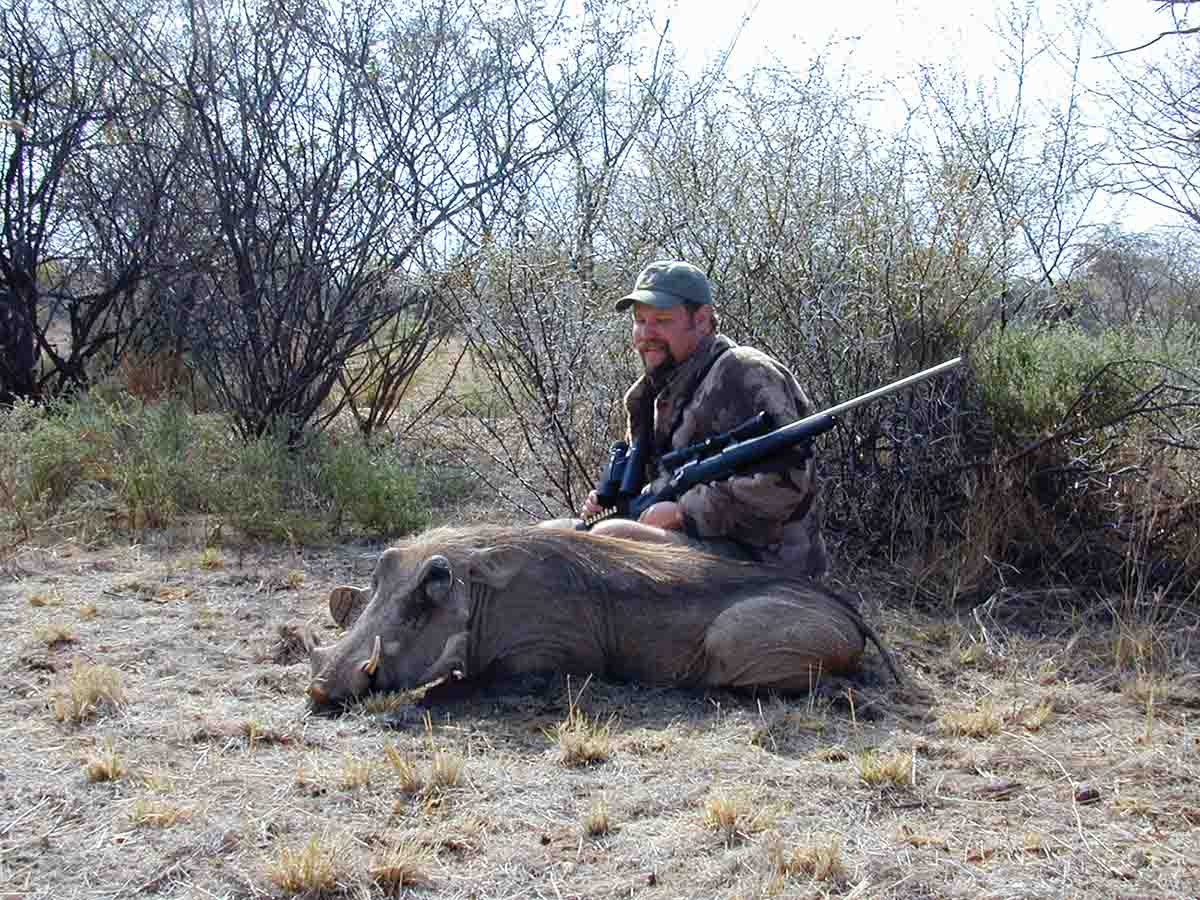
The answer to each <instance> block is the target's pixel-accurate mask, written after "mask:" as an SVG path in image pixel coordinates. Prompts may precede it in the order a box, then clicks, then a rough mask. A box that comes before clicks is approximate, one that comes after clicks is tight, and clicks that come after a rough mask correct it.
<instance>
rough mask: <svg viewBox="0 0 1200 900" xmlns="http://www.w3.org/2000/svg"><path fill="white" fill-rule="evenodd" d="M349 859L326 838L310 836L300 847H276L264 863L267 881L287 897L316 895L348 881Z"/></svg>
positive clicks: (338, 844)
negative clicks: (274, 854) (274, 853)
mask: <svg viewBox="0 0 1200 900" xmlns="http://www.w3.org/2000/svg"><path fill="white" fill-rule="evenodd" d="M350 875H351V869H350V860H349V858H348V854H347V853H346V852H345V848H344V847H343V846H342V845H341V844H340V843H339V842H337V841H335V840H331V839H330V838H329V837H328V835H315V834H314V835H312V836H311V837H310V838H309V839H308V841H307V842H305V844H304V845H303V846H301V847H280V848H279V856H278V857H277V858H276V859H275V860H273V861H269V862H268V863H267V879H268V880H269V881H270V882H271V883H272V884H273V885H275V886H276V887H277V888H279V889H280V890H283V891H287V892H288V893H290V894H309V895H314V894H315V895H319V894H320V893H321V892H322V891H332V890H334V889H335V888H337V887H338V886H339V884H341V883H343V882H349V877H350Z"/></svg>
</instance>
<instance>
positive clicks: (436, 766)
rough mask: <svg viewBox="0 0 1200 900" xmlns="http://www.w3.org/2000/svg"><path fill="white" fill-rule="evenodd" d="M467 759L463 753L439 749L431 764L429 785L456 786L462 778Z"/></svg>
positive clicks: (440, 786) (437, 787)
mask: <svg viewBox="0 0 1200 900" xmlns="http://www.w3.org/2000/svg"><path fill="white" fill-rule="evenodd" d="M466 764H467V761H466V759H464V758H463V755H462V754H461V753H457V752H455V751H453V750H438V751H437V752H435V753H434V754H433V761H432V762H430V764H429V785H430V787H432V788H434V789H442V788H452V787H455V786H456V785H457V784H458V782H459V780H460V779H461V778H462V773H463V769H464V768H465V767H466Z"/></svg>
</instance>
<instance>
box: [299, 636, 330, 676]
mask: <svg viewBox="0 0 1200 900" xmlns="http://www.w3.org/2000/svg"><path fill="white" fill-rule="evenodd" d="M300 634H301V639H302V640H303V642H304V649H305V650H307V651H308V658H309V660H311V662H312V666H313V671H314V672H318V671H320V669H321V667H322V666H324V665H325V651H324V650H322V649H321V645H320V643H318V641H317V635H316V633H315V632H314V631H313V628H312V626H311V625H305V626H304V630H303V631H302V632H301V633H300Z"/></svg>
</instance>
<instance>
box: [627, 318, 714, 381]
mask: <svg viewBox="0 0 1200 900" xmlns="http://www.w3.org/2000/svg"><path fill="white" fill-rule="evenodd" d="M706 309H707V307H700V308H699V309H698V310H696V311H695V312H693V311H692V310H691V309H690V308H689V307H688V306H686V305H685V304H683V303H680V304H677V305H675V306H668V307H667V308H666V309H659V308H658V307H655V306H651V305H650V304H649V303H635V304H633V349H635V350H636V351H637V352H638V354H639V355H640V356H641V357H642V365H643V366H645V368H646V371H647V372H653V371H654V370H656V369H660V368H664V367H665V368H668V369H669V368H671V367H672V366H676V365H678V364H679V363H681V362H683V361H684V360H685V359H687V358H688V357H689V356H691V355H692V351H693V350H695V349H696V346H697V345H698V344H699V343H700V339H701V338H702V337H704V335H705V334H707V329H706V328H705V325H704V322H705V321H707V314H706V312H705V310H706Z"/></svg>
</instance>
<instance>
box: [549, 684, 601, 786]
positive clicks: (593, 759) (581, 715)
mask: <svg viewBox="0 0 1200 900" xmlns="http://www.w3.org/2000/svg"><path fill="white" fill-rule="evenodd" d="M586 689H587V683H586V682H585V683H584V686H583V688H581V689H580V694H582V693H583V691H584V690H586ZM567 700H568V702H567V717H566V718H565V719H563V720H562V721H561V722H559V723H558V725H557V726H555V728H554V731H553V733H548V736H549V737H550V739H551V740H553V741H555V742H556V743H557V744H558V749H559V760H560V761H561V762H562V764H563V765H564V766H567V767H569V768H573V767H576V766H592V765H596V764H598V763H602V762H605V761H606V760H608V758H609V757H610V756H611V755H612V752H613V737H612V729H613V724H614V720H613V718H612V717H609V718H608V719H607V720H606V721H604V722H601V721H600V719H599V718H598V717H596V718H592V717H589V716H588V715H587V713H585V712H584V711H583V710H581V709H580V708H579V697H576V698H575V699H574V700H571V699H570V689H569V687H568V697H567Z"/></svg>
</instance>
